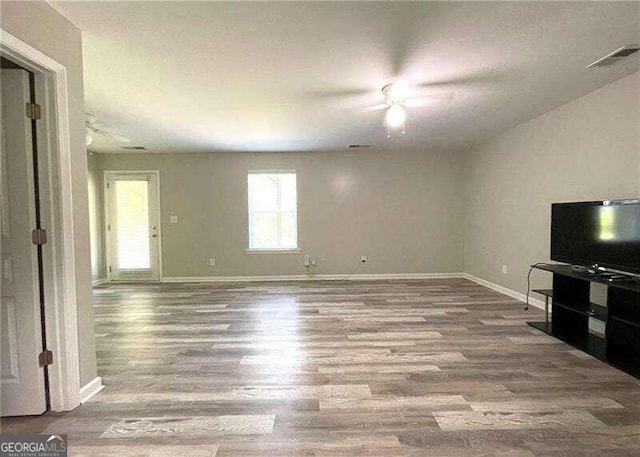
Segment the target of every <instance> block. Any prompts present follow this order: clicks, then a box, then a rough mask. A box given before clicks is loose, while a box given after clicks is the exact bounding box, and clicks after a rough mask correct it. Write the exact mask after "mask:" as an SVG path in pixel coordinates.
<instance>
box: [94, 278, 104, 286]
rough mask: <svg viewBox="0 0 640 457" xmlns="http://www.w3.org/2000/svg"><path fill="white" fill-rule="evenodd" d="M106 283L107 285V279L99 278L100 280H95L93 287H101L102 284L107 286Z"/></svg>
mask: <svg viewBox="0 0 640 457" xmlns="http://www.w3.org/2000/svg"><path fill="white" fill-rule="evenodd" d="M106 283H107V278H99V279H94V280H93V281H91V285H92V286H93V287H95V286H99V285H101V284H106Z"/></svg>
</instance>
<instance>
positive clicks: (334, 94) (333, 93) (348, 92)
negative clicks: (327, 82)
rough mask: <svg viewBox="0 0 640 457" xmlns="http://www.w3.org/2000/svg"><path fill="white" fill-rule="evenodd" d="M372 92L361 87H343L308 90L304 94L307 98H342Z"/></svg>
mask: <svg viewBox="0 0 640 457" xmlns="http://www.w3.org/2000/svg"><path fill="white" fill-rule="evenodd" d="M371 92H372V90H371V89H361V88H353V89H349V88H344V89H324V90H317V91H311V92H308V93H307V94H306V95H307V97H308V99H309V100H331V99H344V98H351V97H358V96H362V95H367V94H370V93H371Z"/></svg>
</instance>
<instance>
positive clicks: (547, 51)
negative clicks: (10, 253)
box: [55, 1, 640, 152]
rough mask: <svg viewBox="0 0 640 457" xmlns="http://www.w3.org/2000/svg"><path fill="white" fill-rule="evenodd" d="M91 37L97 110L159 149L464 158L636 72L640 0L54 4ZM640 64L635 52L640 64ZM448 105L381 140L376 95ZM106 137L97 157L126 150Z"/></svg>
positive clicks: (421, 113) (430, 108) (89, 89)
mask: <svg viewBox="0 0 640 457" xmlns="http://www.w3.org/2000/svg"><path fill="white" fill-rule="evenodd" d="M55 7H56V8H57V9H59V10H60V11H62V12H63V13H64V14H65V15H66V16H67V17H68V18H69V19H70V20H71V21H72V22H73V23H75V24H76V25H77V26H78V27H79V28H80V29H82V30H83V32H84V34H83V40H84V59H85V62H84V64H85V92H86V104H87V111H88V112H90V113H92V114H94V115H95V116H96V117H97V118H98V122H99V123H100V124H101V125H103V126H106V127H108V128H111V129H112V130H113V131H114V132H116V133H118V134H120V135H123V136H126V137H128V138H130V139H131V140H132V142H131V143H130V145H142V146H145V147H147V148H148V149H149V150H150V151H153V152H195V151H221V150H238V151H281V150H340V149H345V148H346V147H347V145H349V144H352V143H364V144H371V145H373V147H376V148H441V149H442V148H446V149H460V148H464V147H467V146H469V145H470V144H473V143H475V142H477V141H481V140H483V139H485V138H487V137H490V136H491V135H495V134H497V133H499V132H500V131H503V130H505V129H507V128H509V127H511V126H513V125H516V124H518V123H520V122H523V121H525V120H528V119H531V118H533V117H535V116H537V115H539V114H541V113H543V112H545V111H548V110H550V109H552V108H554V107H556V106H559V105H561V104H563V103H566V102H568V101H570V100H572V99H575V98H577V97H579V96H581V95H584V94H586V93H588V92H590V91H593V90H595V89H597V88H598V87H601V86H603V85H605V84H607V83H610V82H612V81H615V80H616V79H619V78H621V77H622V76H624V75H626V74H629V73H631V72H633V71H636V70H637V69H638V68H639V64H640V57H639V56H637V55H636V56H633V57H631V58H629V59H627V60H626V61H623V62H621V63H618V64H616V65H615V66H612V67H607V68H598V69H591V70H586V69H585V66H586V65H587V64H589V63H591V62H593V61H594V60H596V59H598V58H599V57H601V56H603V55H604V54H607V53H608V52H610V51H612V50H614V49H616V48H618V47H620V46H622V45H624V44H628V43H634V42H635V43H638V42H640V3H638V2H630V3H623V2H610V3H605V2H567V3H563V2H504V3H498V2H487V3H484V2H416V3H404V2H387V3H384V2H378V3H368V2H350V3H346V2H341V3H337V2H332V3H319V2H312V3H292V2H283V3H267V2H260V3H246V2H239V3H217V2H162V3H159V2H150V1H143V2H100V1H97V2H96V1H94V2H89V3H77V2H66V1H65V2H56V3H55ZM639 54H640V53H639ZM398 79H404V80H406V81H408V82H409V83H410V84H412V85H413V86H414V87H415V89H414V92H413V94H414V95H437V94H441V93H449V92H452V93H453V95H454V97H453V100H452V101H451V102H450V103H436V102H434V103H432V104H427V105H426V106H422V107H418V108H410V109H409V110H408V120H407V124H406V134H405V135H401V134H399V133H395V134H393V135H392V138H391V139H390V140H387V139H386V128H385V127H384V124H383V118H384V112H383V111H365V112H363V111H362V109H361V108H363V107H366V106H370V105H374V104H378V103H380V102H382V95H381V93H380V88H381V87H382V86H383V85H384V84H386V83H388V82H391V81H394V80H398ZM120 146H121V144H119V143H118V142H114V141H107V140H105V139H104V138H100V137H99V136H98V137H96V140H95V142H94V144H93V145H92V149H93V150H95V151H98V152H118V151H119V152H122V149H120Z"/></svg>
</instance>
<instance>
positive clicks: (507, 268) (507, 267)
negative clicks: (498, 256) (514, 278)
mask: <svg viewBox="0 0 640 457" xmlns="http://www.w3.org/2000/svg"><path fill="white" fill-rule="evenodd" d="M502 273H503V274H505V275H506V274H507V273H509V266H508V265H502Z"/></svg>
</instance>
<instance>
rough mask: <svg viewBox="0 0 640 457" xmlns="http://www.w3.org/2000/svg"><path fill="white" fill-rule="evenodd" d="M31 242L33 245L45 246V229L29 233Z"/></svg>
mask: <svg viewBox="0 0 640 457" xmlns="http://www.w3.org/2000/svg"><path fill="white" fill-rule="evenodd" d="M31 241H32V243H33V244H46V243H47V231H46V230H45V229H34V230H33V231H32V232H31Z"/></svg>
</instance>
